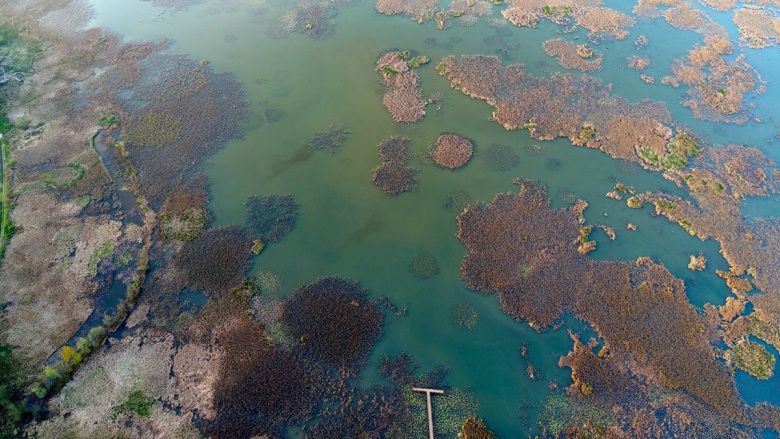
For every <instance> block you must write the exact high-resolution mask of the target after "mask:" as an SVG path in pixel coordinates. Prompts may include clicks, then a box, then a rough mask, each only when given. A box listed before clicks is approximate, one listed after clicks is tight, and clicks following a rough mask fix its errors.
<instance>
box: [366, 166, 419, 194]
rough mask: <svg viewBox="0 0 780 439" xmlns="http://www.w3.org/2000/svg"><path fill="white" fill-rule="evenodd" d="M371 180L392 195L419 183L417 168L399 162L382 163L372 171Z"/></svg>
mask: <svg viewBox="0 0 780 439" xmlns="http://www.w3.org/2000/svg"><path fill="white" fill-rule="evenodd" d="M371 181H372V182H373V183H374V185H375V186H377V187H379V188H381V189H382V190H383V191H384V192H385V193H386V194H388V195H390V196H395V195H398V194H400V193H402V192H407V191H410V190H412V189H413V188H414V186H415V185H416V184H417V170H416V169H414V168H410V167H408V166H406V165H402V164H399V163H394V162H390V163H382V164H381V165H379V166H377V167H376V168H374V170H373V171H371Z"/></svg>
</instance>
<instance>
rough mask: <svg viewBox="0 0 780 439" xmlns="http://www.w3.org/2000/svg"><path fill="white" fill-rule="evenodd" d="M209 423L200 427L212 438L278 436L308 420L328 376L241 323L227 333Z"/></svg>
mask: <svg viewBox="0 0 780 439" xmlns="http://www.w3.org/2000/svg"><path fill="white" fill-rule="evenodd" d="M222 338H223V339H224V342H223V345H224V347H223V349H224V354H223V356H222V360H221V363H220V365H219V371H218V378H217V380H216V382H215V383H214V391H213V392H214V407H215V409H216V413H215V416H214V418H213V420H209V421H207V422H206V423H205V425H204V428H203V430H204V432H205V433H206V434H209V435H212V436H216V437H252V436H256V435H263V434H278V433H280V432H281V431H282V430H283V428H284V427H285V426H287V425H292V424H295V423H299V422H303V421H306V420H308V419H309V418H310V417H311V416H312V415H313V414H314V411H315V408H316V406H317V404H318V401H319V400H320V397H321V394H322V392H324V386H325V383H327V376H328V374H327V372H326V371H324V370H323V369H322V368H321V367H320V366H319V365H318V364H317V363H315V362H312V361H310V360H309V359H307V358H305V357H304V356H303V355H302V352H299V351H296V350H290V349H287V348H283V347H277V346H274V345H272V344H271V343H270V342H269V341H268V339H267V337H266V335H265V333H264V331H263V329H262V327H261V326H260V325H259V324H258V323H256V322H254V321H252V320H251V319H248V318H242V319H240V320H238V321H236V322H234V323H233V324H232V325H231V326H229V327H227V328H226V330H225V331H224V334H223V335H222Z"/></svg>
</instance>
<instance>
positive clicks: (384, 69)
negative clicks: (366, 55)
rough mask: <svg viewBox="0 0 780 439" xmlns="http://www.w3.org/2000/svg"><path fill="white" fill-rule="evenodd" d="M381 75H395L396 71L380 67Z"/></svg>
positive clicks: (387, 67)
mask: <svg viewBox="0 0 780 439" xmlns="http://www.w3.org/2000/svg"><path fill="white" fill-rule="evenodd" d="M382 73H384V74H385V75H397V74H398V70H396V69H394V68H392V67H390V66H382Z"/></svg>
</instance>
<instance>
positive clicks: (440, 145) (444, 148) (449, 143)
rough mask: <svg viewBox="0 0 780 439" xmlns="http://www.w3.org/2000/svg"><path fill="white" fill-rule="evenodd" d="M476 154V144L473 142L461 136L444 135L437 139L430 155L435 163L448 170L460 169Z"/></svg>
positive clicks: (429, 151)
mask: <svg viewBox="0 0 780 439" xmlns="http://www.w3.org/2000/svg"><path fill="white" fill-rule="evenodd" d="M473 154H474V144H473V143H472V142H471V140H469V139H467V138H466V137H463V136H461V135H459V134H452V133H449V134H442V135H441V136H439V138H438V139H436V144H434V145H433V146H432V147H431V148H430V149H429V150H428V155H429V156H430V157H431V159H433V161H434V162H435V163H436V164H437V165H439V166H441V167H442V168H447V169H458V168H462V167H463V166H465V165H466V163H468V161H469V160H471V156H472V155H473Z"/></svg>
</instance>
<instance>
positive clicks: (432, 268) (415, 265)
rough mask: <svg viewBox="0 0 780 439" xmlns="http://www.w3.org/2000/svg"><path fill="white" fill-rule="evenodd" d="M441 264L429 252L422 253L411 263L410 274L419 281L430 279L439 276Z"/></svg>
mask: <svg viewBox="0 0 780 439" xmlns="http://www.w3.org/2000/svg"><path fill="white" fill-rule="evenodd" d="M440 271H441V269H440V268H439V262H438V261H437V260H436V257H435V256H433V255H432V254H430V253H428V252H424V251H423V252H420V253H418V254H417V255H416V256H415V257H413V258H412V260H411V261H410V262H409V272H410V273H412V275H414V277H417V278H419V279H429V278H431V277H433V276H436V275H437V274H439V272H440Z"/></svg>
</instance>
